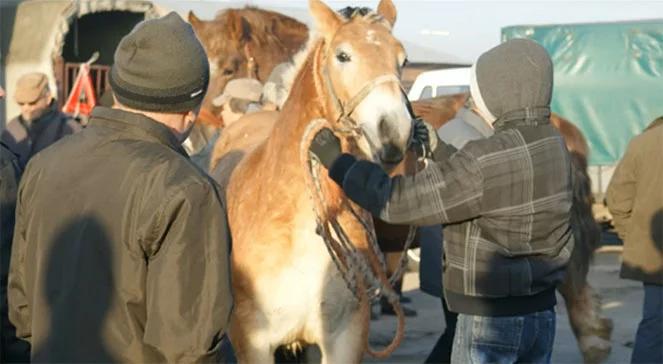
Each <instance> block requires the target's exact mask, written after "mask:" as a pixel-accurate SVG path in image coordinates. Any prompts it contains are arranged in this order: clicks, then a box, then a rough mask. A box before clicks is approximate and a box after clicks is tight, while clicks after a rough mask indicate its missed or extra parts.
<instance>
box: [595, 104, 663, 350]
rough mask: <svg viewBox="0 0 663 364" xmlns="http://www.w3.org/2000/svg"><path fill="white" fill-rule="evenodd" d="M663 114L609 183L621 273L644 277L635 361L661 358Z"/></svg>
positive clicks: (636, 142)
mask: <svg viewBox="0 0 663 364" xmlns="http://www.w3.org/2000/svg"><path fill="white" fill-rule="evenodd" d="M662 155H663V117H659V118H658V119H656V120H654V121H653V122H652V123H651V125H650V126H649V127H648V128H647V129H646V130H645V131H644V132H643V133H642V134H640V135H638V136H636V137H635V138H633V140H631V142H630V143H629V145H628V149H627V150H626V153H625V154H624V157H623V158H622V160H621V161H620V162H619V165H618V166H617V169H616V170H615V174H614V175H613V176H612V179H611V180H610V185H609V186H608V194H607V202H608V209H609V210H610V213H611V214H612V218H613V220H612V221H613V224H614V225H615V228H616V229H617V232H618V233H619V237H620V238H622V240H623V241H624V252H623V254H622V258H623V262H622V269H621V274H620V275H621V277H622V278H627V279H633V280H636V281H640V282H642V283H643V286H644V290H645V297H644V304H643V310H642V311H643V312H642V320H641V321H640V324H639V325H638V332H637V333H636V336H635V346H634V347H633V356H632V357H631V362H632V363H662V362H663V187H662V186H663V168H661V156H662Z"/></svg>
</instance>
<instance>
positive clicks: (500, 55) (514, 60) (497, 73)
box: [470, 39, 553, 123]
mask: <svg viewBox="0 0 663 364" xmlns="http://www.w3.org/2000/svg"><path fill="white" fill-rule="evenodd" d="M552 88H553V65H552V61H551V60H550V56H548V52H546V50H545V49H544V48H543V47H541V46H540V45H539V44H538V43H536V42H534V41H531V40H529V39H513V40H509V41H507V42H505V43H502V44H500V45H498V46H497V47H494V48H492V49H490V50H489V51H487V52H485V53H484V54H482V55H481V56H480V57H479V59H478V60H477V61H476V62H475V64H474V65H473V66H472V72H471V78H470V93H471V94H472V98H473V99H474V102H475V104H476V106H477V109H479V112H480V113H481V115H482V116H483V117H484V119H486V120H487V121H488V122H490V123H493V122H495V120H497V119H499V118H500V117H501V116H502V115H504V114H506V113H508V112H511V111H515V110H521V109H525V108H534V107H550V99H551V97H552Z"/></svg>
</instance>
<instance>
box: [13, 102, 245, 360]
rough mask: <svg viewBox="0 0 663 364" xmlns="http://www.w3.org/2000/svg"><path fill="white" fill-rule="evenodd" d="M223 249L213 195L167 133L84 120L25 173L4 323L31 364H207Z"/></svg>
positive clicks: (225, 313) (133, 120)
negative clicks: (28, 346) (26, 345)
mask: <svg viewBox="0 0 663 364" xmlns="http://www.w3.org/2000/svg"><path fill="white" fill-rule="evenodd" d="M229 249H230V236H229V230H228V226H227V222H226V214H225V208H224V206H223V205H222V202H221V199H220V197H219V193H218V189H217V185H216V184H215V183H214V182H213V181H211V179H210V178H209V177H207V175H205V174H204V173H203V172H201V171H200V170H199V169H198V168H197V167H196V166H194V165H193V163H191V161H190V160H189V159H188V157H187V156H186V153H185V152H184V150H183V149H182V147H181V146H180V144H179V143H178V141H177V139H176V138H175V137H174V135H173V134H172V133H171V132H170V130H169V129H168V128H167V127H165V126H164V125H162V124H159V123H157V122H155V121H154V120H152V119H149V118H147V117H144V116H142V115H138V114H132V113H129V112H125V111H120V110H114V109H108V108H101V107H100V108H96V109H95V110H94V111H93V114H92V118H91V120H90V123H89V126H88V127H87V128H86V129H85V130H83V131H82V132H80V133H77V134H75V135H72V136H70V137H68V138H67V139H66V140H63V141H61V142H59V143H57V144H55V145H53V146H52V147H51V148H49V149H47V150H45V151H43V152H42V153H39V154H37V155H36V156H35V157H33V159H32V160H31V161H30V163H29V164H28V167H27V169H26V171H25V174H24V176H23V180H22V181H21V186H20V188H19V196H18V206H17V221H16V232H15V235H14V246H13V251H12V262H11V268H10V274H9V304H10V308H9V310H10V311H9V316H10V319H11V320H12V322H13V323H15V325H16V327H17V332H18V336H19V337H22V338H25V339H27V340H29V341H30V342H31V343H32V359H33V361H36V362H80V361H84V362H108V361H110V362H140V363H156V362H200V361H213V360H215V357H216V355H217V354H218V350H219V343H220V339H221V336H222V334H223V332H224V330H225V329H226V327H227V324H228V320H229V315H230V311H231V308H232V297H231V291H230V273H229V269H230V268H229Z"/></svg>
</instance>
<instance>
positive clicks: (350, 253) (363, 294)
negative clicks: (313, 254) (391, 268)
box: [300, 119, 414, 359]
mask: <svg viewBox="0 0 663 364" xmlns="http://www.w3.org/2000/svg"><path fill="white" fill-rule="evenodd" d="M325 127H329V125H328V123H327V121H326V120H325V119H315V120H313V121H312V122H311V123H310V124H309V125H308V127H307V128H306V130H305V132H304V136H303V138H302V142H301V144H300V158H301V161H302V164H303V165H304V168H305V169H306V171H307V173H305V175H306V183H307V185H308V189H309V196H310V197H311V200H312V202H313V212H314V214H315V218H316V223H317V233H318V234H319V235H320V236H321V237H322V239H323V241H324V242H325V246H326V248H327V251H328V252H329V255H330V256H331V258H332V261H333V262H334V265H336V268H337V269H338V271H339V272H340V274H341V277H342V278H343V281H344V282H345V285H346V286H347V288H348V289H349V290H350V292H352V294H353V295H354V297H355V298H356V299H357V301H358V302H361V301H362V300H363V299H366V300H367V301H368V302H369V303H370V302H374V301H376V300H377V299H379V298H380V297H381V296H385V297H386V298H387V300H388V301H389V303H390V304H391V306H392V307H393V308H394V312H396V317H397V320H398V324H397V328H396V332H395V334H394V337H393V339H392V341H391V342H390V343H389V345H388V346H387V347H385V348H384V349H382V350H381V351H375V350H373V349H372V348H371V347H370V343H369V342H368V339H367V342H366V352H367V353H368V354H369V355H371V356H373V357H376V358H381V359H384V358H386V357H388V356H389V355H391V354H392V353H393V352H394V350H396V348H397V347H398V346H399V345H400V343H401V342H402V340H403V337H404V334H405V316H404V315H403V309H402V308H401V306H400V297H399V296H398V294H396V292H394V290H393V288H392V281H397V280H398V278H399V277H398V276H400V275H402V272H403V270H404V269H403V266H401V267H399V269H398V270H397V272H395V274H394V275H392V277H391V278H389V279H388V278H387V274H386V265H385V262H384V256H383V255H382V252H381V251H380V248H379V246H378V243H377V237H376V235H375V228H374V227H373V224H372V222H368V220H367V219H366V218H365V217H363V216H362V214H360V213H358V212H357V211H355V210H354V209H353V208H352V207H350V211H351V213H352V215H353V216H354V217H355V218H356V219H357V220H358V221H359V222H360V223H361V225H362V226H363V227H364V229H365V230H366V233H367V237H368V242H369V246H370V250H369V254H371V253H372V254H373V255H374V257H376V258H377V259H376V260H377V262H378V263H377V264H378V266H377V267H375V269H374V270H373V269H371V264H370V262H368V261H367V257H366V256H364V255H363V254H362V253H361V252H359V251H358V250H357V248H356V247H355V246H354V244H352V241H351V240H350V238H349V237H348V236H347V234H346V233H345V230H344V229H343V227H342V226H341V224H340V223H339V222H338V220H337V219H336V218H331V217H330V216H328V214H327V209H326V208H325V204H324V194H323V191H322V185H321V179H320V171H321V168H320V164H319V162H318V161H317V159H315V158H311V156H310V152H309V147H310V145H311V143H312V141H313V138H314V137H315V135H316V134H317V132H318V131H320V130H322V129H323V128H325ZM411 230H413V229H411ZM332 232H333V234H332ZM334 235H335V236H334ZM411 237H414V234H413V233H412V231H410V233H409V234H408V240H410V238H411ZM410 244H411V241H408V242H407V243H406V247H409V245H410ZM403 254H404V255H405V252H404V253H403ZM401 258H402V257H401ZM396 273H397V274H396ZM359 279H363V281H364V283H365V284H366V289H365V290H363V291H360V289H359V284H358V282H357V281H358V280H359ZM368 320H370V318H368ZM367 325H370V321H369V322H368V323H367Z"/></svg>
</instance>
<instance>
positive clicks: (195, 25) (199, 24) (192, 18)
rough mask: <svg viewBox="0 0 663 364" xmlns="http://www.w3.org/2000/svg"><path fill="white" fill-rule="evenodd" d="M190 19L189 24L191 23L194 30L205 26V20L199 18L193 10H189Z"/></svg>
mask: <svg viewBox="0 0 663 364" xmlns="http://www.w3.org/2000/svg"><path fill="white" fill-rule="evenodd" d="M188 19H189V24H191V26H192V27H193V29H194V30H198V29H200V27H202V26H203V21H202V20H200V19H198V17H197V16H196V14H194V13H193V11H191V10H189V16H188Z"/></svg>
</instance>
